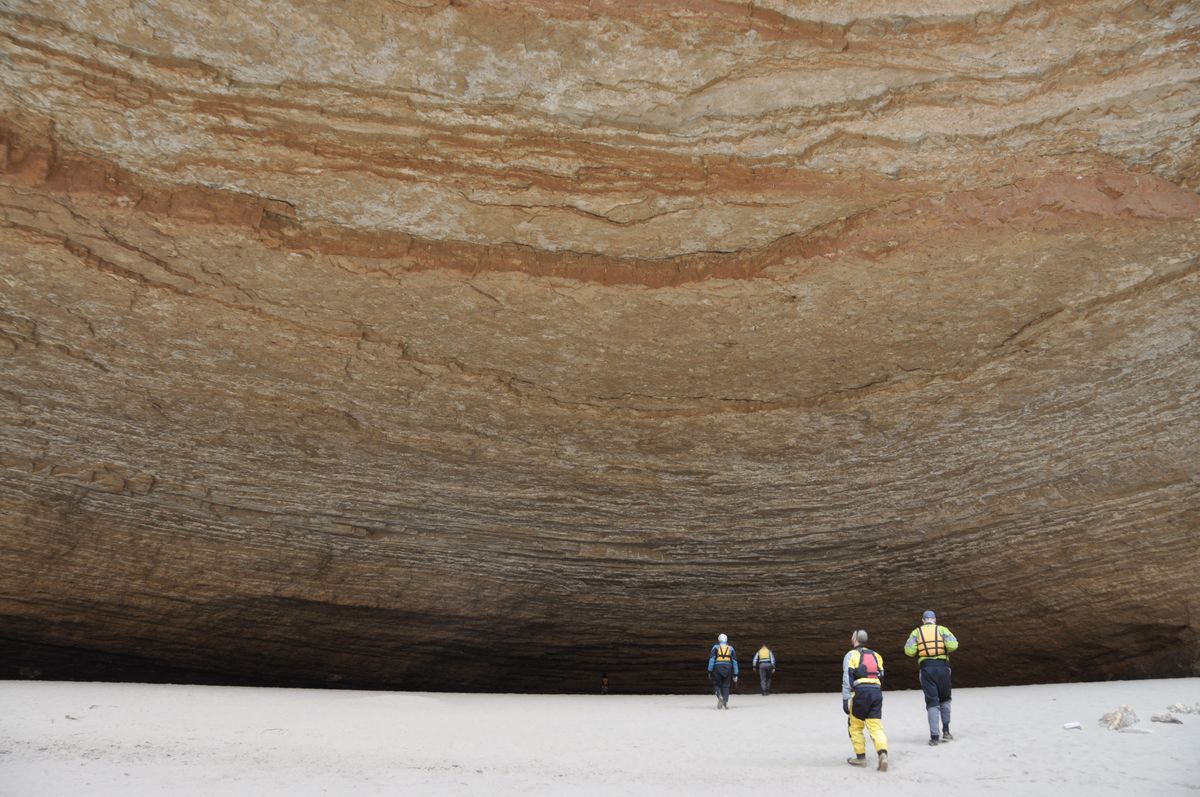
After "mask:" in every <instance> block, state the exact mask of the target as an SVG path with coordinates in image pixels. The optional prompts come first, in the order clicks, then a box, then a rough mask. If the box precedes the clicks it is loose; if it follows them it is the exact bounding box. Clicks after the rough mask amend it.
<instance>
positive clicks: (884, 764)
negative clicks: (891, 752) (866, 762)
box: [879, 750, 887, 772]
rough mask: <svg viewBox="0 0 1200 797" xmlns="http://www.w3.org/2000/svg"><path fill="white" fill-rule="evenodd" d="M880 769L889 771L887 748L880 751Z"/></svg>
mask: <svg viewBox="0 0 1200 797" xmlns="http://www.w3.org/2000/svg"><path fill="white" fill-rule="evenodd" d="M879 771H880V772H887V750H880V751H879Z"/></svg>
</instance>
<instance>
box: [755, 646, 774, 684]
mask: <svg viewBox="0 0 1200 797" xmlns="http://www.w3.org/2000/svg"><path fill="white" fill-rule="evenodd" d="M753 667H754V669H756V670H758V683H759V686H760V687H761V688H762V693H763V697H766V696H767V694H769V693H770V691H771V678H773V677H774V675H775V654H774V653H773V652H772V651H771V649H770V648H769V647H767V643H766V642H764V643H763V646H762V647H761V648H759V649H758V653H755V654H754V664H753Z"/></svg>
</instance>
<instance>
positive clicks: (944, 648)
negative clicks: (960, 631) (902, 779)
mask: <svg viewBox="0 0 1200 797" xmlns="http://www.w3.org/2000/svg"><path fill="white" fill-rule="evenodd" d="M956 650H958V639H957V638H955V636H954V634H952V633H950V629H949V628H947V627H946V626H944V625H938V621H937V615H935V614H934V613H933V612H932V611H927V612H925V613H924V614H923V615H921V625H920V626H918V627H917V628H914V629H913V632H912V633H911V634H909V635H908V641H907V642H905V643H904V655H906V656H909V657H912V656H916V657H917V662H918V665H917V666H919V667H920V668H921V671H920V680H921V691H923V692H924V693H925V713H926V714H927V715H928V717H929V746H930V747H936V746H937V745H938V743H939V741H941V742H948V741H950V740H952V739H953V738H954V737H953V736H951V735H950V654H951V653H953V652H954V651H956ZM939 723H940V725H941V733H940V734H939V733H938V725H939Z"/></svg>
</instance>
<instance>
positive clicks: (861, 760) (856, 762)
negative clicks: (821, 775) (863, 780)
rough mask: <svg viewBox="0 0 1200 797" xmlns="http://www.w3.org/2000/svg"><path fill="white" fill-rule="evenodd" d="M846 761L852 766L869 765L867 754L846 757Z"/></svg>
mask: <svg viewBox="0 0 1200 797" xmlns="http://www.w3.org/2000/svg"><path fill="white" fill-rule="evenodd" d="M846 763H847V764H849V765H850V766H852V767H865V766H866V765H867V757H866V755H861V756H853V757H851V758H847V759H846Z"/></svg>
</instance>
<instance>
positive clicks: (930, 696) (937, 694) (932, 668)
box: [921, 659, 950, 708]
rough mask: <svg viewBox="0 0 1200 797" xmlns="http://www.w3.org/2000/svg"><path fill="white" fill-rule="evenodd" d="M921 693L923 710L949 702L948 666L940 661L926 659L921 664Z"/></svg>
mask: <svg viewBox="0 0 1200 797" xmlns="http://www.w3.org/2000/svg"><path fill="white" fill-rule="evenodd" d="M921 691H923V692H924V693H925V708H934V707H935V706H940V705H941V704H942V703H949V702H950V665H949V664H947V663H946V662H944V661H942V660H941V659H926V660H925V661H924V662H923V663H922V664H921Z"/></svg>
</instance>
